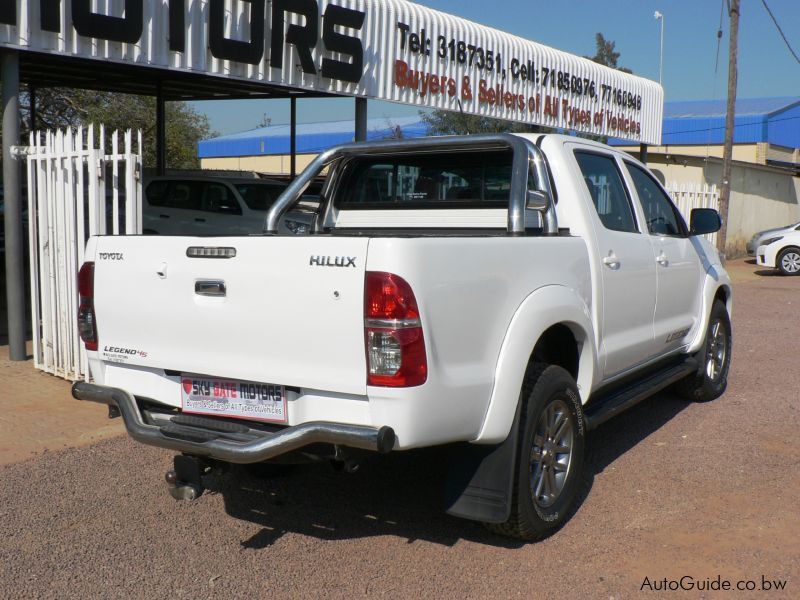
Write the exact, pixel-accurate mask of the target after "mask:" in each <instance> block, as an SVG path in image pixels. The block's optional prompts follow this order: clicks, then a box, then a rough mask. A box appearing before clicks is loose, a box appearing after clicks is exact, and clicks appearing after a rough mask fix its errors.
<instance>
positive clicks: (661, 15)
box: [653, 11, 664, 84]
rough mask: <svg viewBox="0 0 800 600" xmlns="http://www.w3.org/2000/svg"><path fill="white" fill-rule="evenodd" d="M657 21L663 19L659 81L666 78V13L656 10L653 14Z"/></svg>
mask: <svg viewBox="0 0 800 600" xmlns="http://www.w3.org/2000/svg"><path fill="white" fill-rule="evenodd" d="M653 17H655V19H656V21H661V54H660V55H659V58H658V83H659V84H661V83H662V80H663V79H664V13H661V12H658V11H656V12H655V14H654V15H653Z"/></svg>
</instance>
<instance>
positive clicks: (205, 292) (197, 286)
mask: <svg viewBox="0 0 800 600" xmlns="http://www.w3.org/2000/svg"><path fill="white" fill-rule="evenodd" d="M194 293H195V294H197V295H198V296H225V294H226V293H227V290H226V289H225V282H224V281H222V280H221V279H200V280H198V281H195V282H194Z"/></svg>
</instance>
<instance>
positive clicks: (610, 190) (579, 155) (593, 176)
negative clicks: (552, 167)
mask: <svg viewBox="0 0 800 600" xmlns="http://www.w3.org/2000/svg"><path fill="white" fill-rule="evenodd" d="M575 158H576V160H577V161H578V166H579V167H580V169H581V173H582V174H583V181H584V183H585V184H586V187H587V188H588V190H589V194H590V195H591V197H592V202H593V203H594V207H595V209H596V210H597V216H599V217H600V222H601V223H603V226H604V227H605V228H606V229H611V230H612V231H624V232H630V233H637V232H638V230H637V229H636V219H634V217H633V207H632V206H631V200H630V198H629V197H628V192H627V191H626V189H625V185H624V184H623V183H622V177H621V176H620V173H619V170H618V169H617V163H616V161H615V160H614V159H613V158H612V157H610V156H604V155H602V154H594V153H592V152H576V153H575Z"/></svg>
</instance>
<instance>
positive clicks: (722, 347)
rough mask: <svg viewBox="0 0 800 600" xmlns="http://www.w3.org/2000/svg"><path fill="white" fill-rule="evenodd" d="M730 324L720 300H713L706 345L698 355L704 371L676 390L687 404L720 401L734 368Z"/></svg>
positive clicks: (685, 380) (726, 311)
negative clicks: (732, 367)
mask: <svg viewBox="0 0 800 600" xmlns="http://www.w3.org/2000/svg"><path fill="white" fill-rule="evenodd" d="M732 344H733V339H732V337H731V321H730V319H729V318H728V309H727V308H725V304H724V303H723V302H722V301H721V300H714V305H713V306H712V308H711V315H710V317H709V319H708V329H707V330H706V343H705V346H704V348H703V350H702V351H701V352H700V353H698V358H699V359H700V361H701V370H700V371H698V372H697V373H696V374H694V375H690V376H689V377H687V378H686V379H682V380H681V381H679V382H678V383H677V384H676V385H675V390H676V391H677V392H678V394H680V395H681V396H683V397H684V398H686V399H688V400H694V401H695V402H707V401H709V400H714V399H715V398H718V397H720V396H721V395H722V394H723V392H725V388H726V387H727V386H728V371H729V370H730V366H731V350H732Z"/></svg>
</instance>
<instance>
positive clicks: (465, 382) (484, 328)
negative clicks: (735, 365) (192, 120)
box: [73, 134, 732, 539]
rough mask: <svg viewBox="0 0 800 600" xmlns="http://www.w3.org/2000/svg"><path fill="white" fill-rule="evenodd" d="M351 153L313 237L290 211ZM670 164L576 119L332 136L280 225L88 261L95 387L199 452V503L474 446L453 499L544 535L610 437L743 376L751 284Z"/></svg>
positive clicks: (85, 300) (156, 442)
mask: <svg viewBox="0 0 800 600" xmlns="http://www.w3.org/2000/svg"><path fill="white" fill-rule="evenodd" d="M326 168H327V179H326V182H325V185H324V187H323V189H322V192H321V202H322V204H321V207H320V210H319V212H318V214H317V216H316V218H315V221H314V223H313V226H312V228H311V231H310V232H309V234H308V235H301V236H282V235H278V233H279V232H278V224H279V222H280V219H281V217H282V215H284V214H285V213H286V211H288V210H291V208H292V207H293V206H294V205H295V204H296V203H297V202H299V200H300V199H301V197H302V195H303V192H304V191H305V189H306V187H307V186H308V185H309V183H310V182H311V181H313V180H314V178H315V176H317V175H318V174H319V173H321V172H323V170H324V169H326ZM690 221H691V222H690V224H689V225H688V226H687V224H686V223H685V222H684V220H683V218H682V217H681V214H680V213H679V212H678V211H677V209H676V208H675V206H674V205H673V203H672V202H671V201H670V198H669V196H668V195H667V193H666V192H665V191H664V189H663V188H662V186H661V185H660V184H659V182H658V181H657V180H656V179H655V178H654V177H653V175H652V174H651V173H650V172H649V171H648V170H647V168H646V167H645V166H644V165H643V164H641V163H640V162H638V161H637V160H635V159H634V158H632V157H631V156H629V155H627V154H624V153H622V152H620V151H617V150H614V149H612V148H610V147H608V146H605V145H602V144H599V143H596V142H592V141H588V140H583V139H579V138H576V137H571V136H561V135H539V134H530V135H512V134H493V135H473V136H463V137H438V138H437V137H432V138H425V139H419V140H392V141H381V142H367V143H358V144H351V145H345V146H340V147H336V148H332V149H330V150H328V151H326V152H323V153H322V154H321V155H319V156H318V157H317V159H316V160H315V161H314V162H313V163H312V164H311V165H310V166H309V167H308V168H307V169H306V170H305V171H304V172H303V173H302V174H301V175H300V176H299V177H298V178H297V179H295V180H294V181H293V182H292V183H291V184H290V186H289V187H288V188H287V189H286V191H285V192H284V193H283V194H282V195H281V197H280V198H279V199H278V200H277V201H276V202H275V204H274V205H273V206H272V208H271V210H270V211H269V213H268V215H267V218H266V222H265V224H264V232H263V234H261V235H250V236H239V237H236V236H232V237H158V238H154V237H146V236H102V237H93V238H91V239H90V240H89V242H88V245H87V249H86V261H87V262H86V263H85V264H84V265H83V267H82V268H81V270H80V275H79V280H80V281H79V288H80V306H79V311H78V321H79V328H80V332H81V336H82V339H83V341H84V342H85V345H86V350H87V352H88V356H89V365H90V371H91V376H92V378H93V382H92V383H89V382H79V383H76V384H75V385H74V387H73V395H74V396H75V397H76V398H78V399H82V400H93V401H98V402H103V403H106V404H109V411H110V414H111V415H120V414H121V416H122V417H123V419H124V421H125V425H126V428H127V430H128V432H129V433H130V435H131V436H132V437H134V438H135V439H137V440H139V441H140V442H143V443H145V444H150V445H153V446H158V447H162V448H167V449H171V450H175V451H177V452H179V453H180V454H179V455H178V456H176V457H175V469H174V470H173V471H170V472H169V473H168V474H167V481H168V483H169V485H170V490H171V492H172V493H173V495H174V496H175V497H178V498H190V499H193V498H196V497H197V496H198V495H199V494H200V493H202V490H203V480H202V477H203V473H204V472H206V471H207V470H208V469H209V468H211V467H213V466H215V465H219V464H221V463H242V464H245V463H261V462H268V461H279V460H282V459H285V458H286V457H287V456H289V455H291V454H292V453H297V452H298V451H299V450H301V449H304V450H303V451H304V452H309V453H310V452H314V453H317V454H321V455H325V453H326V452H327V453H329V456H330V457H331V458H332V459H334V460H337V461H342V460H347V457H350V456H358V452H361V451H364V450H367V451H373V452H398V451H404V450H408V449H412V448H421V447H430V446H442V445H448V446H449V447H450V449H452V450H453V451H452V452H449V453H448V455H449V456H450V457H451V458H450V459H449V460H450V461H451V462H452V464H451V465H450V467H451V468H450V469H449V475H448V480H447V481H446V482H444V486H443V487H444V490H445V491H444V496H445V504H446V509H447V511H448V512H449V513H450V514H454V515H457V516H460V517H464V518H469V519H474V520H478V521H482V522H484V523H487V524H488V525H489V527H490V528H492V529H494V530H495V531H498V532H500V533H503V534H507V535H510V536H515V537H518V538H523V539H537V538H541V537H544V536H546V535H548V534H550V533H552V532H553V531H554V530H555V529H556V528H558V527H559V526H560V525H561V524H562V523H563V522H564V520H565V519H566V518H568V516H569V514H570V512H571V510H572V509H573V508H574V505H575V499H576V495H577V492H578V486H579V480H580V479H581V470H582V466H583V459H584V453H585V448H586V436H587V434H588V433H589V432H590V431H591V430H592V429H594V428H595V427H597V426H598V425H600V424H601V423H603V422H604V421H606V420H607V419H609V418H610V417H612V416H614V415H615V414H617V413H619V412H620V411H622V410H625V409H626V408H628V407H630V406H632V405H634V404H636V403H637V402H639V401H641V400H642V399H644V398H646V397H648V396H651V395H653V394H655V393H656V392H658V391H659V390H662V389H664V388H666V387H667V386H672V387H673V389H675V390H676V391H677V392H678V393H679V394H681V395H683V396H685V397H687V398H690V399H693V400H696V401H706V400H711V399H713V398H716V397H717V396H719V395H721V394H722V393H723V392H724V390H725V387H726V382H727V374H728V369H729V366H730V361H731V350H732V338H731V325H730V319H729V312H730V308H731V284H730V280H729V279H728V276H727V274H726V272H725V270H724V268H723V266H722V264H721V261H720V257H719V254H718V253H717V251H716V250H715V249H714V247H713V246H711V244H710V243H709V242H708V241H707V240H706V239H705V238H703V237H702V235H701V234H705V233H709V232H713V231H716V230H717V229H718V228H719V226H720V223H721V222H720V218H719V215H718V214H717V213H716V212H715V211H713V210H709V209H695V210H694V211H693V212H692V215H691V219H690Z"/></svg>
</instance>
